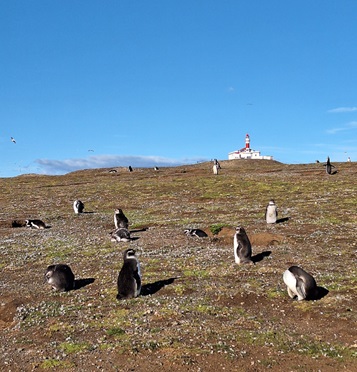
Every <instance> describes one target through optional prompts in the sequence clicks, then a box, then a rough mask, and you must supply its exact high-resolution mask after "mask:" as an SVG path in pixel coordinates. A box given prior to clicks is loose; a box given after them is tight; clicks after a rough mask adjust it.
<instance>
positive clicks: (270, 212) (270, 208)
mask: <svg viewBox="0 0 357 372" xmlns="http://www.w3.org/2000/svg"><path fill="white" fill-rule="evenodd" d="M277 217H278V208H277V206H276V205H275V202H274V200H270V201H269V204H268V205H267V207H266V210H265V220H266V222H267V223H276V220H277Z"/></svg>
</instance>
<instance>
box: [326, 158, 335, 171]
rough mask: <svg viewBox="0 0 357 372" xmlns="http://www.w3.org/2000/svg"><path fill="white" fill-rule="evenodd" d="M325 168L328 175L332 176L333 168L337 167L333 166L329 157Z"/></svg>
mask: <svg viewBox="0 0 357 372" xmlns="http://www.w3.org/2000/svg"><path fill="white" fill-rule="evenodd" d="M324 166H325V167H326V173H327V174H332V168H335V166H334V165H332V164H331V162H330V157H329V156H328V157H327V160H326V164H324Z"/></svg>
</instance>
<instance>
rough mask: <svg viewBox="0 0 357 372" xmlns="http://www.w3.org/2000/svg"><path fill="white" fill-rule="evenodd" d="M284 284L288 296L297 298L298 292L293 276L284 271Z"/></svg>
mask: <svg viewBox="0 0 357 372" xmlns="http://www.w3.org/2000/svg"><path fill="white" fill-rule="evenodd" d="M283 280H284V283H285V284H286V286H287V288H288V294H289V296H290V297H291V298H294V297H295V296H299V295H298V292H297V290H296V284H297V280H296V278H295V275H294V274H293V273H292V272H290V271H289V270H286V271H285V272H284V275H283Z"/></svg>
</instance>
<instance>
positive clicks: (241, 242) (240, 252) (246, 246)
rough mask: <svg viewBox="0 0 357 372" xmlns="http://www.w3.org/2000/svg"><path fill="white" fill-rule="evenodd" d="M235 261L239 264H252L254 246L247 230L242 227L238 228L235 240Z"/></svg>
mask: <svg viewBox="0 0 357 372" xmlns="http://www.w3.org/2000/svg"><path fill="white" fill-rule="evenodd" d="M233 248H234V259H235V262H236V263H237V264H241V263H250V264H252V263H253V261H252V246H251V244H250V240H249V238H248V235H247V233H246V232H245V229H244V228H243V227H242V226H238V227H237V228H236V233H235V234H234V239H233Z"/></svg>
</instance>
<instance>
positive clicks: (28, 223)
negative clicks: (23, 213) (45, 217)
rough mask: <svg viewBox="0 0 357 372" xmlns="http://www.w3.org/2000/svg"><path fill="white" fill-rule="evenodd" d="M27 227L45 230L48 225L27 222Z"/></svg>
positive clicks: (33, 221) (37, 221)
mask: <svg viewBox="0 0 357 372" xmlns="http://www.w3.org/2000/svg"><path fill="white" fill-rule="evenodd" d="M26 227H30V228H35V229H45V228H46V224H45V223H44V222H43V221H41V220H26Z"/></svg>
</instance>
